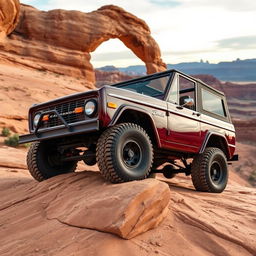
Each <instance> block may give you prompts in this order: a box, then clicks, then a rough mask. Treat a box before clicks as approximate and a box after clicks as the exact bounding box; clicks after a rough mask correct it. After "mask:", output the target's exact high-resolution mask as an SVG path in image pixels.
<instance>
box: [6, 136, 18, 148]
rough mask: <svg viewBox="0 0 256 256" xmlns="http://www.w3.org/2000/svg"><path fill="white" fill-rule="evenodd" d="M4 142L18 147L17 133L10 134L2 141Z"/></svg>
mask: <svg viewBox="0 0 256 256" xmlns="http://www.w3.org/2000/svg"><path fill="white" fill-rule="evenodd" d="M4 144H5V145H7V146H10V147H18V146H19V135H18V134H14V135H12V136H10V137H9V138H8V139H6V140H5V141H4Z"/></svg>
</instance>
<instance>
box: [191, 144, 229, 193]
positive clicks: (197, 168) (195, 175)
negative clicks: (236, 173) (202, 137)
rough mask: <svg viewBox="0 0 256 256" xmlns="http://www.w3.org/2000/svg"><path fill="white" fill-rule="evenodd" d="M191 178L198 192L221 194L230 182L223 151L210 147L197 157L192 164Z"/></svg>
mask: <svg viewBox="0 0 256 256" xmlns="http://www.w3.org/2000/svg"><path fill="white" fill-rule="evenodd" d="M191 176H192V181H193V185H194V187H195V189H196V190H198V191H204V192H212V193H221V192H222V191H223V190H224V189H225V188H226V185H227V182H228V165H227V159H226V156H225V154H224V153H223V151H222V150H220V149H219V148H214V147H209V148H206V149H205V151H204V152H203V153H202V154H200V155H197V156H196V157H195V158H194V160H193V162H192V168H191Z"/></svg>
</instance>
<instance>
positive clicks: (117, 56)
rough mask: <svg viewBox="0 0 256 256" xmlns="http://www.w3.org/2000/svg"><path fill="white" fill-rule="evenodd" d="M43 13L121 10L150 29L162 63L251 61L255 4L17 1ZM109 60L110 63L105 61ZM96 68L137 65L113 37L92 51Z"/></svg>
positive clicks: (255, 51) (247, 0) (236, 0)
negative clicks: (114, 7)
mask: <svg viewBox="0 0 256 256" xmlns="http://www.w3.org/2000/svg"><path fill="white" fill-rule="evenodd" d="M21 2H22V3H26V4H31V5H33V6H34V7H36V8H38V9H42V10H50V9H58V8H60V9H67V10H80V11H84V12H90V11H93V10H96V9H98V8H99V7H101V6H102V5H106V4H114V5H118V6H120V7H123V8H124V9H126V10H127V11H129V12H131V13H133V14H134V15H136V16H138V17H139V18H142V19H144V20H145V21H146V22H147V24H148V25H149V26H150V28H151V31H152V36H153V37H154V38H155V39H156V41H157V42H158V44H159V46H160V49H161V51H162V57H163V60H164V61H165V62H166V63H179V62H186V61H200V59H203V60H205V61H206V60H208V61H210V62H211V63H217V62H219V61H223V60H234V59H236V58H240V59H246V58H256V29H255V24H256V1H253V0H128V1H127V0H112V1H109V0H98V1H97V0H86V1H84V0H72V1H71V0H21ZM110 60H111V61H110ZM92 62H93V65H94V66H95V67H99V66H104V65H115V66H127V65H137V64H142V62H141V61H140V60H139V59H138V58H137V57H136V56H135V55H134V54H133V53H132V52H131V51H130V50H129V49H127V48H126V47H125V46H124V45H123V44H122V42H120V41H119V40H117V39H114V40H109V41H107V42H105V43H103V44H102V45H100V46H99V47H98V48H97V49H96V51H95V52H94V53H92Z"/></svg>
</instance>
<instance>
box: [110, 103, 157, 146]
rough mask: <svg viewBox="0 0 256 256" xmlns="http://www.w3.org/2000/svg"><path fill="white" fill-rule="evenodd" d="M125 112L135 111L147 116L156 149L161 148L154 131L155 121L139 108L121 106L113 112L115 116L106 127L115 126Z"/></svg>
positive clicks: (155, 130)
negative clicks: (155, 142)
mask: <svg viewBox="0 0 256 256" xmlns="http://www.w3.org/2000/svg"><path fill="white" fill-rule="evenodd" d="M127 110H132V111H136V112H139V113H142V114H144V115H147V116H148V117H149V119H150V122H151V125H152V127H153V132H154V135H155V138H156V141H157V145H158V147H161V141H160V138H159V134H158V132H157V129H156V125H155V121H154V119H153V117H152V115H151V114H150V113H149V112H148V111H146V110H145V109H143V108H139V107H137V106H136V107H134V106H131V105H121V106H120V107H119V108H118V109H117V111H116V112H115V114H114V116H113V118H112V120H111V122H110V123H109V125H108V126H109V127H110V126H113V125H115V124H116V123H117V122H118V120H119V118H120V117H121V116H122V114H123V112H124V111H127Z"/></svg>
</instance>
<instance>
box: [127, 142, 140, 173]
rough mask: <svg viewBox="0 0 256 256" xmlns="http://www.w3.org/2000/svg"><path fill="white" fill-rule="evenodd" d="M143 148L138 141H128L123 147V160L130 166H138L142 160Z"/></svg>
mask: <svg viewBox="0 0 256 256" xmlns="http://www.w3.org/2000/svg"><path fill="white" fill-rule="evenodd" d="M141 156H142V152H141V148H140V146H139V144H138V143H137V142H136V141H128V142H126V144H125V145H124V147H123V161H124V163H125V164H126V165H127V166H128V167H130V168H134V167H136V166H137V165H138V164H139V163H140V161H141Z"/></svg>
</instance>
